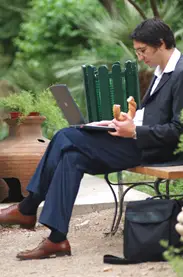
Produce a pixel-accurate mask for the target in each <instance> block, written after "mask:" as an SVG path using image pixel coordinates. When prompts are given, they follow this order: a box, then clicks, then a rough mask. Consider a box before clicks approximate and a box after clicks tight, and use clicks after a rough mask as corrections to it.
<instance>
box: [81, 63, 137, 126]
mask: <svg viewBox="0 0 183 277" xmlns="http://www.w3.org/2000/svg"><path fill="white" fill-rule="evenodd" d="M82 69H83V75H84V85H85V94H86V103H87V111H88V120H89V122H91V121H99V120H103V119H112V118H113V112H112V107H113V104H120V105H121V110H122V111H125V112H126V111H127V101H126V100H127V98H128V97H129V96H133V97H134V98H135V101H136V102H137V105H139V104H140V91H139V80H138V71H137V63H136V62H132V61H127V62H126V63H125V66H124V68H123V69H121V66H120V63H119V62H116V63H114V64H113V65H112V71H111V72H110V71H109V70H108V68H107V66H105V65H103V66H100V67H99V68H98V69H97V68H96V67H94V66H92V65H88V66H86V65H83V66H82Z"/></svg>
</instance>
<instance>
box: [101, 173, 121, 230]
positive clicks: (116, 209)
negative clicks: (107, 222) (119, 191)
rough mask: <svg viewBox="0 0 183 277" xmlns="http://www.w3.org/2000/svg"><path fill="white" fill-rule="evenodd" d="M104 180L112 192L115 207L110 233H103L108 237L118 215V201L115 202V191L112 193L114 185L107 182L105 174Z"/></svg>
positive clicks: (107, 177) (107, 176) (107, 178)
mask: <svg viewBox="0 0 183 277" xmlns="http://www.w3.org/2000/svg"><path fill="white" fill-rule="evenodd" d="M104 178H105V180H106V182H107V184H108V185H109V187H110V189H111V191H112V194H113V197H114V205H115V210H114V217H113V221H112V225H111V230H110V232H108V233H105V234H106V235H108V234H111V233H112V231H113V228H114V225H115V222H116V217H117V213H118V200H117V196H116V193H115V191H114V189H113V187H112V185H114V184H112V183H111V182H110V180H109V175H108V174H105V176H104Z"/></svg>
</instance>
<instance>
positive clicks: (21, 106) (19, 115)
mask: <svg viewBox="0 0 183 277" xmlns="http://www.w3.org/2000/svg"><path fill="white" fill-rule="evenodd" d="M0 109H2V110H3V111H4V116H3V117H4V118H10V119H16V121H17V123H22V122H23V120H25V118H26V117H27V116H45V117H46V118H45V120H44V122H43V124H42V127H43V132H44V134H45V135H46V137H48V138H51V137H52V136H53V135H54V133H55V132H56V131H57V130H59V129H61V128H63V127H66V126H67V125H68V123H67V122H66V120H65V119H64V117H63V115H62V113H61V111H60V108H59V107H58V105H57V104H56V101H55V99H54V97H53V96H52V93H51V92H50V91H49V90H44V91H38V92H34V93H33V92H30V91H21V92H17V93H13V94H10V95H8V96H6V97H1V98H0Z"/></svg>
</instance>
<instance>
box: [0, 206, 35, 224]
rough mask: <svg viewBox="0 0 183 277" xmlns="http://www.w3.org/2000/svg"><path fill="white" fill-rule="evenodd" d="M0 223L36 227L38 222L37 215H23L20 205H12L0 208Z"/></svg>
mask: <svg viewBox="0 0 183 277" xmlns="http://www.w3.org/2000/svg"><path fill="white" fill-rule="evenodd" d="M0 224H10V225H13V224H14V225H16V224H17V225H20V227H21V228H25V229H34V227H35V224H36V216H35V215H23V214H22V213H21V212H20V211H19V209H18V205H17V204H15V205H12V206H10V207H8V208H5V209H0Z"/></svg>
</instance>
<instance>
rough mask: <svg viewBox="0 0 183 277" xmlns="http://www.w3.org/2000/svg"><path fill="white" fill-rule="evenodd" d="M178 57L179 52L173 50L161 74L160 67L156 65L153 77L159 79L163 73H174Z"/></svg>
mask: <svg viewBox="0 0 183 277" xmlns="http://www.w3.org/2000/svg"><path fill="white" fill-rule="evenodd" d="M180 56H181V52H180V51H179V50H178V49H177V48H175V49H174V51H173V53H172V55H171V57H170V59H169V60H168V63H167V65H166V67H165V69H164V70H163V72H162V71H161V69H160V66H159V65H158V66H157V67H156V69H155V71H154V75H155V76H157V77H160V76H161V75H162V74H163V73H169V72H172V71H174V70H175V67H176V64H177V62H178V60H179V59H180Z"/></svg>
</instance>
